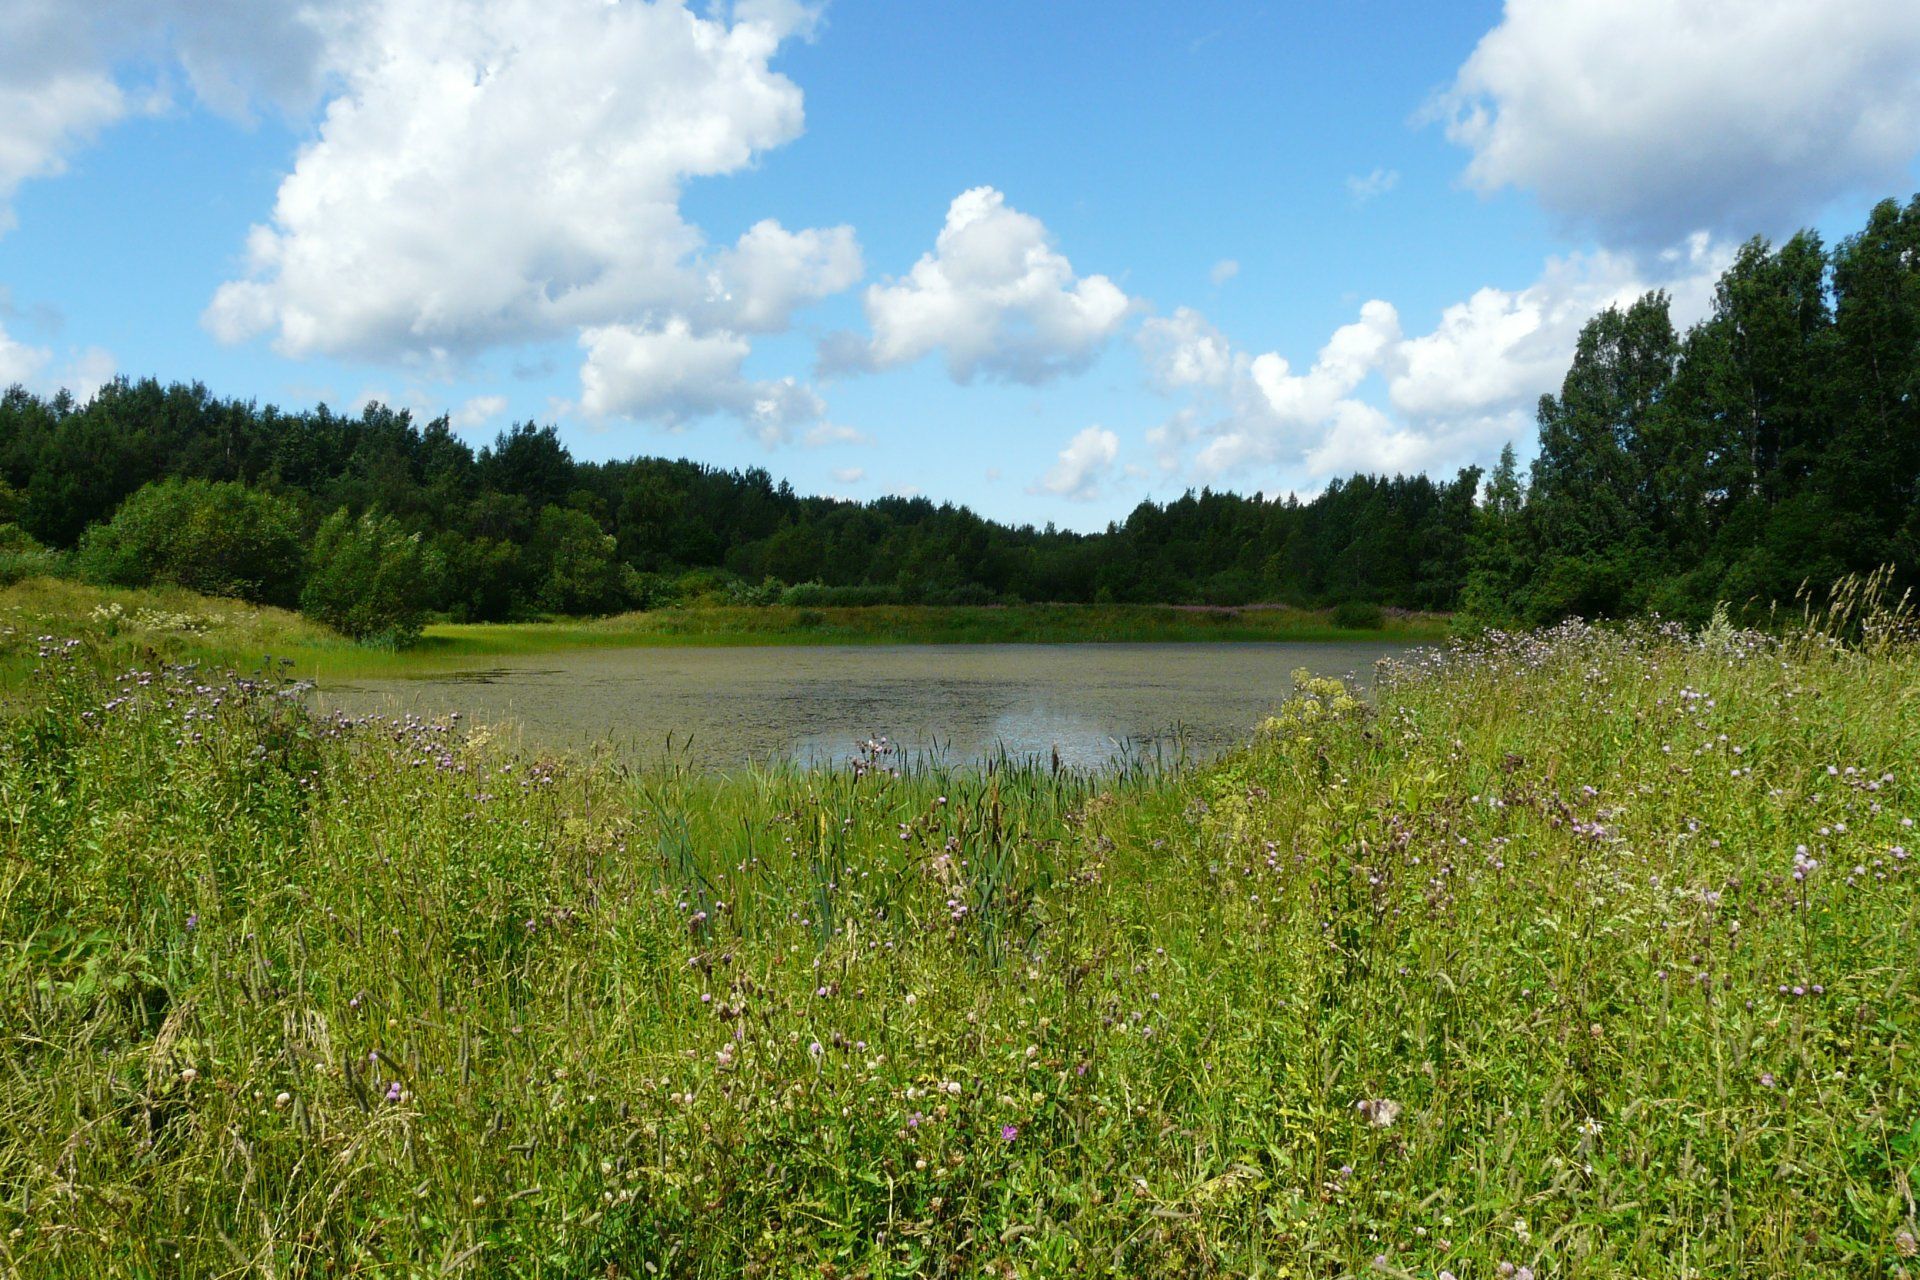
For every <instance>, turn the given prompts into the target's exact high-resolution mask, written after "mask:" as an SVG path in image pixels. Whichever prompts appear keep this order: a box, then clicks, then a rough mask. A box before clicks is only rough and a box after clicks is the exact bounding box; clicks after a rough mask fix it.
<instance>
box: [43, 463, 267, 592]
mask: <svg viewBox="0 0 1920 1280" xmlns="http://www.w3.org/2000/svg"><path fill="white" fill-rule="evenodd" d="M301 560H302V557H301V553H300V510H299V508H298V507H296V506H295V505H294V504H293V503H292V502H289V501H288V500H286V499H285V498H281V497H279V496H277V495H275V494H271V493H266V492H264V491H262V490H258V489H249V488H247V487H246V486H245V485H242V484H232V483H214V482H211V481H207V480H160V481H156V482H154V483H153V484H150V485H147V486H146V487H144V488H142V489H140V490H139V491H138V492H136V493H135V494H134V495H133V496H132V497H131V498H128V499H127V500H126V501H125V502H124V503H122V504H121V506H120V509H119V510H118V511H116V512H115V513H114V515H113V519H111V520H109V521H108V522H107V523H105V524H100V525H95V526H94V527H93V528H91V529H89V530H87V532H86V534H85V535H84V536H83V537H82V538H81V541H80V550H79V554H78V557H77V567H78V569H79V572H80V575H81V576H82V577H84V578H86V579H87V580H89V581H91V582H96V583H99V584H101V585H102V586H113V587H147V586H153V585H155V584H156V583H165V584H169V585H173V586H180V587H186V588H188V589H189V590H192V591H198V592H201V593H202V594H205V595H210V596H233V597H237V598H239V599H242V600H251V601H254V602H255V603H258V604H291V603H293V601H294V600H295V599H296V598H297V597H298V595H299V593H300V577H301Z"/></svg>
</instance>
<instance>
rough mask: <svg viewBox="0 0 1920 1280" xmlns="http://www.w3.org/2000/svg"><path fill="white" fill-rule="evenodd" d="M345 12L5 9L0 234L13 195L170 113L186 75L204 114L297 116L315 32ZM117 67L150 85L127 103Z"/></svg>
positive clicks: (151, 2) (133, 2) (253, 3)
mask: <svg viewBox="0 0 1920 1280" xmlns="http://www.w3.org/2000/svg"><path fill="white" fill-rule="evenodd" d="M346 7H347V4H346V0H336V2H335V3H333V4H331V5H312V6H308V5H300V4H291V3H265V4H263V3H259V2H258V0H88V3H86V4H72V3H68V2H67V0H9V3H7V4H6V5H5V6H3V7H0V120H4V121H6V128H5V129H4V130H0V231H5V230H6V229H8V227H10V226H11V225H12V214H11V211H10V210H9V208H8V201H9V200H10V199H11V197H12V195H13V193H14V192H15V191H16V190H17V189H18V188H19V186H20V184H21V183H23V182H26V181H28V180H30V179H33V178H41V177H49V176H52V175H55V174H58V173H61V172H63V171H64V170H65V169H66V166H67V159H68V157H69V156H70V155H71V154H72V153H73V152H74V151H76V150H78V149H79V148H81V147H84V146H85V145H87V144H88V143H89V142H91V141H92V140H93V139H94V138H95V137H96V136H97V135H98V134H99V133H100V132H101V131H102V130H103V129H105V128H107V127H109V126H111V125H113V124H114V123H116V122H118V121H120V120H122V119H124V118H125V117H127V116H129V115H132V114H135V113H138V112H143V111H147V112H150V111H155V110H159V109H161V108H163V107H164V106H165V105H166V102H167V98H168V96H169V93H168V81H169V80H171V79H173V78H176V77H177V76H179V75H184V77H185V79H186V83H187V87H188V88H189V89H190V90H191V92H192V94H193V96H194V97H195V98H197V99H198V100H199V101H200V102H202V103H204V104H206V105H207V106H209V107H211V108H212V109H214V110H215V111H219V112H221V113H223V114H226V115H229V116H242V117H244V116H246V115H247V114H249V112H250V110H251V108H252V106H253V104H254V103H256V102H259V101H267V102H270V103H273V104H275V105H278V106H280V107H283V108H286V109H291V110H297V109H299V108H301V107H302V106H304V105H305V104H307V103H308V102H310V101H311V98H312V94H313V91H314V88H315V86H316V84H317V82H318V81H317V77H318V74H319V52H320V48H321V42H322V41H321V26H322V25H323V23H324V22H325V21H326V19H327V16H328V15H329V14H330V13H332V12H336V11H340V10H343V9H345V8H346ZM116 66H125V67H130V68H135V69H138V70H140V71H141V72H143V73H145V74H147V75H149V76H155V75H157V76H159V77H160V79H158V80H157V81H155V82H154V83H151V84H148V85H144V86H142V87H141V88H140V89H139V90H138V91H136V92H129V91H128V90H127V89H126V88H124V87H123V86H122V85H121V84H120V82H119V81H118V80H117V79H116V78H115V74H114V72H115V68H116Z"/></svg>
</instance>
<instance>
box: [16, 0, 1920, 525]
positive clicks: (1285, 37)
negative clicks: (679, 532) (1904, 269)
mask: <svg viewBox="0 0 1920 1280" xmlns="http://www.w3.org/2000/svg"><path fill="white" fill-rule="evenodd" d="M1601 10H1604V12H1597V11H1601ZM0 122H6V125H7V128H6V130H5V135H4V136H5V138H6V140H5V141H4V142H0V210H4V211H5V212H4V213H0V228H4V231H0V382H11V381H19V382H22V383H25V384H26V385H28V386H30V387H33V388H34V389H36V390H42V391H45V390H50V389H52V388H54V387H57V386H60V385H68V386H73V387H76V388H77V389H78V390H79V391H80V392H81V393H82V394H85V393H86V391H87V390H88V389H89V388H90V387H92V386H95V385H97V384H98V383H99V381H100V380H101V379H103V378H105V377H107V376H110V375H111V374H114V373H119V374H124V375H127V376H132V377H140V376H146V375H155V376H158V377H160V378H162V379H167V380H172V379H196V378H197V379H200V380H202V381H204V382H206V383H207V384H208V385H209V386H210V387H211V388H212V389H213V390H214V391H215V392H217V393H219V394H223V395H237V396H245V397H253V398H258V399H260V400H262V401H272V402H277V403H282V404H288V405H294V406H306V405H310V404H312V403H314V402H315V401H318V400H322V399H324V400H326V401H327V402H328V403H329V404H331V405H333V406H334V407H336V408H345V409H352V408H355V407H357V406H358V405H360V404H362V403H364V402H365V401H366V400H367V399H369V398H378V399H381V400H384V401H386V402H387V403H389V404H393V405H396V406H405V407H408V408H411V409H412V410H413V411H414V412H415V413H416V414H419V415H423V416H431V415H434V414H438V413H441V412H447V413H451V414H453V415H455V421H456V423H457V425H458V426H459V428H460V429H461V430H462V432H463V433H464V434H465V435H466V436H467V437H468V438H469V439H471V440H473V441H474V442H475V443H476V444H479V443H484V442H485V441H486V440H489V439H491V438H492V436H493V434H494V433H495V432H497V431H499V430H500V429H502V428H503V427H505V426H506V425H508V423H510V422H513V421H519V420H525V419H533V420H537V421H540V422H548V421H552V422H557V423H558V424H559V425H560V427H561V430H562V432H563V434H564V436H565V438H566V440H567V442H568V443H569V445H570V446H571V447H572V448H573V450H574V451H575V453H576V455H578V456H581V457H588V458H602V457H616V456H627V455H631V454H635V453H665V454H672V455H684V456H689V457H693V458H697V459H700V460H703V461H708V462H713V463H718V464H722V465H728V466H741V465H760V466H765V467H767V468H768V469H769V470H771V471H773V472H774V473H775V474H776V475H779V476H783V477H787V478H790V479H791V480H792V481H793V482H794V484H795V485H796V486H797V487H799V488H801V489H802V490H806V491H816V492H832V493H841V494H846V495H848V496H854V497H871V496H876V495H878V494H881V493H887V492H922V493H926V494H928V495H930V496H933V497H937V498H950V499H953V500H956V501H962V502H966V503H968V504H970V505H973V506H974V507H976V508H978V509H980V510H982V511H984V512H986V513H988V514H990V515H993V516H996V517H1000V518H1005V519H1014V520H1020V521H1033V522H1036V523H1039V522H1045V521H1049V520H1051V521H1055V522H1058V523H1060V524H1062V525H1067V526H1073V527H1080V528H1088V527H1096V526H1099V525H1101V524H1104V523H1105V522H1106V521H1107V520H1109V519H1113V518H1117V517H1119V516H1121V515H1123V514H1124V513H1125V512H1126V510H1128V509H1129V508H1130V507H1131V506H1132V505H1133V504H1134V503H1135V502H1137V501H1139V500H1140V499H1141V498H1142V497H1146V496H1155V497H1161V498H1165V497H1170V496H1174V495H1177V494H1178V493H1179V492H1181V491H1182V490H1184V489H1186V488H1188V487H1196V486H1199V485H1203V484H1210V485H1213V486H1215V487H1225V488H1234V489H1239V490H1242V491H1248V490H1256V489H1258V490H1262V491H1266V492H1270V493H1274V492H1282V491H1288V490H1291V491H1295V492H1300V493H1310V492H1313V491H1315V490H1317V489H1319V488H1321V487H1323V486H1324V485H1325V483H1326V482H1327V481H1328V480H1329V479H1330V478H1332V477H1334V476H1337V475H1341V474H1345V473H1347V472H1351V471H1353V470H1356V469H1364V470H1388V471H1413V470H1428V471H1434V472H1443V473H1445V472H1451V470H1452V469H1453V468H1456V467H1458V466H1461V465H1466V464H1470V463H1484V462H1487V461H1489V460H1491V458H1492V457H1493V456H1494V455H1495V454H1496V453H1497V452H1498V450H1499V448H1500V446H1501V445H1502V444H1503V443H1505V442H1507V441H1509V440H1512V441H1514V442H1516V443H1517V444H1519V445H1520V447H1521V449H1522V452H1523V453H1525V452H1526V451H1527V450H1528V449H1529V448H1530V445H1531V440H1532V419H1531V405H1532V402H1533V401H1534V399H1535V398H1537V396H1538V395H1539V394H1540V393H1541V392H1542V391H1545V390H1550V389H1552V388H1553V387H1554V386H1555V385H1557V381H1558V376H1559V373H1560V372H1561V371H1562V370H1563V369H1564V366H1565V361H1566V357H1567V353H1568V352H1569V351H1570V349H1571V345H1572V341H1573V338H1574V336H1575V335H1576V334H1577V332H1578V329H1579V326H1580V324H1581V323H1582V322H1583V321H1584V320H1585V319H1586V318H1587V317H1588V316H1590V315H1591V314H1592V313H1593V312H1594V311H1595V310H1597V309H1599V308H1600V307H1603V306H1605V305H1607V304H1608V303H1610V302H1614V301H1619V300H1623V299H1625V298H1629V297H1632V296H1635V295H1636V294H1638V293H1639V292H1641V291H1643V290H1644V289H1647V288H1652V287H1662V288H1666V289H1668V290H1669V291H1670V292H1671V293H1672V295H1673V297H1674V302H1675V310H1676V312H1677V313H1678V315H1679V316H1680V318H1681V319H1683V320H1691V319H1695V318H1698V317H1699V316H1701V315H1703V314H1705V312H1706V310H1707V308H1708V307H1709V306H1710V302H1711V286H1712V280H1713V277H1714V275H1715V274H1716V273H1717V271H1718V269H1719V267H1720V266H1721V265H1723V264H1724V262H1725V261H1726V258H1727V255H1728V254H1729V253H1730V252H1731V249H1732V247H1733V246H1734V245H1736V244H1737V243H1738V242H1739V241H1740V240H1742V239H1744V238H1745V237H1746V236H1748V235H1751V234H1756V233H1760V234H1767V235H1770V236H1778V235H1781V234H1784V233H1786V232H1789V231H1791V230H1792V229H1794V228H1795V227H1797V226H1800V225H1814V226H1818V227H1821V228H1823V229H1825V230H1827V231H1828V232H1829V233H1831V234H1843V233H1844V232H1846V231H1847V230H1848V229H1849V228H1850V227H1852V226H1854V225H1857V224H1858V222H1859V220H1860V218H1861V216H1862V215H1863V213H1864V211H1865V209H1866V207H1867V206H1868V205H1869V204H1870V203H1871V202H1872V201H1873V200H1874V199H1876V198H1879V197H1882V196H1886V195H1905V194H1907V193H1910V192H1911V191H1912V190H1913V188H1914V187H1915V185H1916V178H1915V158H1916V154H1920V7H1913V6H1901V5H1891V4H1886V3H1883V2H1881V0H1827V2H1826V3H1822V4H1813V3H1802V2H1799V0H1617V3H1614V4H1611V5H1606V6H1595V5H1591V4H1583V3H1579V2H1578V0H1509V3H1507V4H1505V5H1500V4H1481V3H1455V4H1446V5H1435V4H1432V3H1399V2H1387V0H1336V2H1325V3H1312V4H1305V3H1302V4H1277V3H1276V4H1254V3H1238V2H1235V3H1225V2H1218V3H1192V4H1183V5H1166V4H1146V3H1103V4H1097V5H1096V4H1078V3H1062V4H1055V5H1033V4H1031V3H1023V4H1018V5H1015V4H1010V3H997V2H994V3H982V2H976V3H973V4H969V5H940V6H935V5H909V4H900V3H897V2H896V3H882V2H880V0H830V2H829V3H826V4H824V5H817V6H807V5H803V4H800V3H797V0H740V2H739V3H735V4H732V5H730V6H705V5H695V6H691V7H683V6H679V5H674V4H670V3H666V0H654V2H653V3H644V2H643V0H617V2H608V0H321V2H320V3H314V4H299V5H296V4H262V3H259V0H196V2H195V3H192V4H188V3H184V2H183V0H99V3H98V4H95V5H90V6H88V7H87V8H86V9H85V11H84V14H83V16H80V17H76V16H75V13H74V11H73V10H72V8H71V6H66V5H61V4H59V3H56V2H55V0H0Z"/></svg>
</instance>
